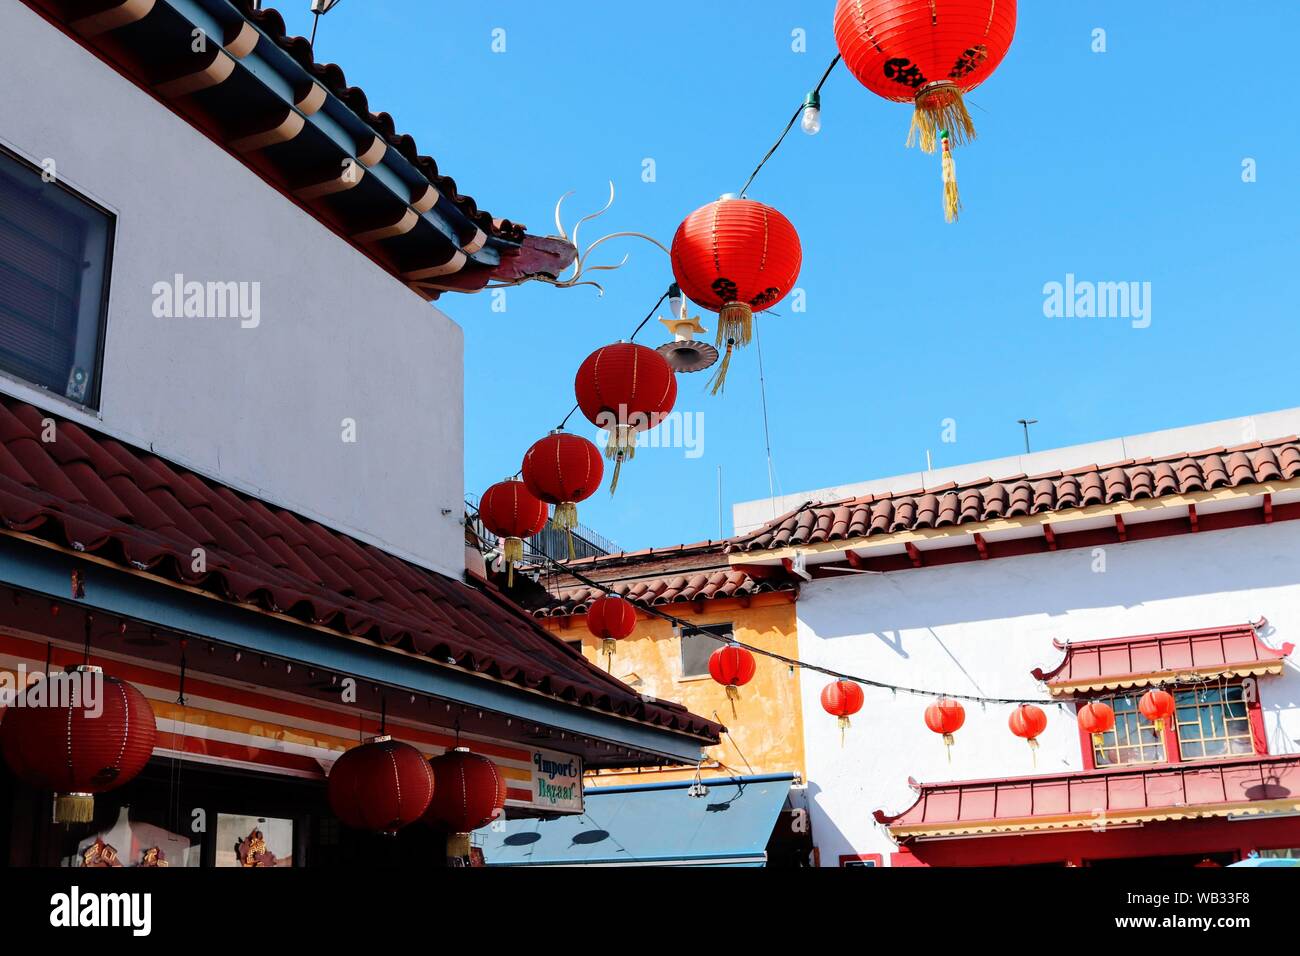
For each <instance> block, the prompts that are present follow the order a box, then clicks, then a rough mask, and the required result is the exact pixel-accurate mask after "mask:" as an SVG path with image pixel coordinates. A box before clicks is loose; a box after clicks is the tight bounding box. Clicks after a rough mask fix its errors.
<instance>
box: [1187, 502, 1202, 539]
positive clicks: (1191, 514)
mask: <svg viewBox="0 0 1300 956" xmlns="http://www.w3.org/2000/svg"><path fill="white" fill-rule="evenodd" d="M1187 522H1188V524H1190V525H1191V528H1192V533H1193V534H1195V533H1196V532H1198V531H1200V530H1201V529H1200V527H1199V526H1198V525H1197V520H1196V505H1195V504H1190V505H1188V506H1187Z"/></svg>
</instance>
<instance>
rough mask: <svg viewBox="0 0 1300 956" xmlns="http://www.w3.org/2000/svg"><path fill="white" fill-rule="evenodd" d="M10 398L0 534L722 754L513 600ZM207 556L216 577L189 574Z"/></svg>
mask: <svg viewBox="0 0 1300 956" xmlns="http://www.w3.org/2000/svg"><path fill="white" fill-rule="evenodd" d="M51 417H53V416H51V415H49V413H47V412H45V411H42V410H39V409H37V408H35V407H33V406H31V405H28V404H26V403H24V402H20V401H18V400H16V399H14V398H11V397H8V396H0V522H2V523H3V526H4V527H5V528H7V529H9V530H11V531H17V532H24V533H27V534H30V535H34V536H39V537H41V538H44V539H47V540H50V541H52V542H54V543H56V544H58V545H62V546H66V547H69V548H72V549H73V550H76V551H82V552H87V553H90V554H95V555H97V556H99V557H101V558H105V559H107V560H109V561H112V562H115V563H118V564H121V565H125V566H129V567H132V568H135V569H137V570H147V571H149V572H150V573H152V574H154V575H157V576H160V577H162V578H166V579H169V580H171V581H174V582H177V583H180V584H184V585H187V586H190V587H195V588H200V589H203V590H206V591H209V592H211V593H213V594H215V595H217V596H220V597H222V598H225V599H227V600H230V601H237V602H240V603H242V604H250V605H256V606H257V607H260V608H263V609H265V610H268V611H275V612H280V613H283V614H286V615H290V616H293V617H297V618H300V619H301V620H303V621H308V622H311V623H312V624H315V625H320V626H323V627H326V628H331V629H333V630H336V631H338V632H340V634H347V635H352V636H354V637H362V638H366V639H368V640H371V641H374V642H375V643H376V644H380V645H386V646H392V647H399V648H403V649H405V650H408V651H413V652H416V653H418V654H424V655H427V656H429V657H430V658H432V659H434V660H436V661H438V662H439V663H440V664H441V663H444V662H446V661H447V660H448V659H449V658H450V659H454V660H455V662H456V664H457V665H459V666H460V667H463V668H465V669H467V670H469V671H471V672H473V673H478V674H483V675H486V676H488V677H492V678H496V679H499V680H502V681H507V682H510V683H513V684H517V685H519V686H521V687H525V688H529V689H531V690H536V691H539V692H541V693H544V694H548V695H550V696H552V697H555V698H558V699H560V700H563V701H567V702H571V703H575V704H578V705H580V706H583V707H589V708H595V709H599V710H603V711H607V712H609V713H612V714H615V715H618V716H620V717H626V718H630V719H634V720H639V721H645V722H648V723H650V724H653V725H657V726H661V727H665V728H668V729H670V730H674V731H679V732H683V733H687V734H691V735H695V736H699V737H702V738H705V739H708V740H710V741H712V742H716V741H717V738H718V733H719V731H720V729H721V728H720V726H719V725H718V724H715V723H713V722H711V721H708V720H704V719H703V718H700V717H696V716H695V715H693V714H691V713H690V712H689V711H687V710H686V709H685V708H684V707H682V706H681V705H679V704H676V703H672V702H669V701H647V700H645V699H644V698H643V697H642V696H640V695H638V694H637V693H636V692H635V691H633V690H632V689H631V688H629V687H628V686H627V685H625V684H623V683H622V682H621V681H618V680H616V679H615V678H613V677H611V676H610V675H608V674H606V673H605V672H604V671H603V670H601V669H600V668H599V667H597V666H596V665H594V664H592V663H590V662H589V661H587V660H586V658H584V657H583V656H582V654H581V653H579V652H577V651H575V650H573V649H572V648H570V647H568V646H566V645H565V644H564V643H563V642H561V641H558V640H556V639H555V638H554V637H553V636H552V635H551V634H550V633H548V632H547V631H546V630H545V629H544V628H542V627H541V626H540V625H539V624H538V623H537V622H535V621H533V620H532V619H531V618H530V617H529V616H528V615H526V614H525V613H523V612H521V611H520V610H519V609H518V608H517V607H516V606H515V605H514V604H513V603H512V602H510V601H509V600H507V599H506V598H504V597H503V596H500V595H498V594H495V593H493V592H491V591H488V590H481V589H479V588H476V587H471V586H469V585H468V584H466V583H464V582H461V581H455V580H452V579H450V578H447V577H444V576H443V575H440V574H437V573H435V572H432V571H429V570H426V569H424V568H420V567H417V566H416V565H414V564H410V563H408V562H406V561H402V560H400V559H398V558H396V557H393V556H392V555H390V554H387V553H385V552H384V551H381V550H379V549H378V548H376V547H373V546H371V545H369V544H365V543H363V542H361V541H358V540H356V539H354V538H351V537H349V536H348V535H345V534H341V533H339V532H337V531H334V530H331V529H329V528H326V527H325V526H323V525H321V524H319V523H317V522H315V521H311V520H309V519H306V518H303V517H300V516H299V515H296V514H294V513H293V512H290V511H286V510H284V509H282V508H277V507H275V506H272V505H268V504H266V503H264V502H262V501H260V500H258V499H257V498H253V497H250V496H248V495H244V494H241V493H239V492H237V491H234V490H232V489H231V488H229V487H226V486H224V485H221V484H219V483H217V482H215V481H211V480H209V479H207V478H203V477H201V476H199V475H197V474H195V473H194V472H190V471H186V470H184V469H182V468H179V467H177V466H175V465H173V464H171V463H169V462H167V461H165V460H163V459H162V458H159V457H158V456H156V455H153V454H150V453H148V452H144V451H142V450H140V449H137V448H133V447H131V446H129V445H126V444H123V443H122V442H119V441H116V440H114V439H112V438H109V437H107V436H104V435H101V434H99V433H97V432H93V431H90V430H88V429H84V428H82V427H81V426H79V425H77V424H75V423H73V422H69V421H64V420H56V436H57V437H56V439H55V440H54V441H50V442H44V441H42V440H41V438H42V431H43V426H42V420H44V419H48V418H51ZM195 548H202V549H204V550H205V552H206V563H207V570H206V571H205V572H202V573H198V572H195V571H194V570H193V568H192V564H193V558H192V552H193V551H194V549H195Z"/></svg>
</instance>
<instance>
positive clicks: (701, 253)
mask: <svg viewBox="0 0 1300 956" xmlns="http://www.w3.org/2000/svg"><path fill="white" fill-rule="evenodd" d="M672 261H673V276H674V277H675V278H676V279H677V284H678V285H679V286H681V289H682V291H683V292H685V293H686V295H687V297H688V298H689V299H690V300H691V301H692V302H694V303H695V304H697V305H698V306H700V307H701V308H704V309H708V310H709V311H710V312H717V313H718V334H717V342H718V345H722V344H723V343H724V342H725V343H726V345H727V352H726V354H725V355H724V356H723V358H722V363H721V364H720V365H719V366H718V370H717V372H715V373H714V375H713V393H714V394H717V393H718V392H719V391H721V390H722V388H723V386H724V385H725V383H726V378H727V367H728V365H729V364H730V362H731V352H732V349H734V348H735V347H737V346H744V345H748V344H749V340H750V338H751V337H752V335H753V315H754V313H755V312H762V311H763V310H764V309H770V308H772V306H774V305H776V304H777V303H778V302H780V301H781V300H782V299H784V298H785V297H786V295H788V294H789V292H790V290H791V289H793V288H794V284H795V282H796V281H797V280H798V278H799V268H800V266H801V265H802V264H803V249H802V248H801V247H800V245H799V234H798V233H797V232H795V228H794V226H792V225H791V224H790V220H788V219H786V218H785V216H783V215H781V214H780V213H779V212H777V211H776V210H775V209H773V208H772V207H771V206H765V205H763V204H762V203H761V202H755V201H754V200H752V199H736V198H734V197H729V196H724V197H723V198H722V199H719V200H718V201H717V202H711V203H709V204H708V205H707V206H702V207H701V208H699V209H697V210H695V212H693V213H691V214H690V215H689V216H687V217H686V219H685V220H683V222H682V224H681V225H680V226H678V227H677V234H676V235H675V236H673V246H672Z"/></svg>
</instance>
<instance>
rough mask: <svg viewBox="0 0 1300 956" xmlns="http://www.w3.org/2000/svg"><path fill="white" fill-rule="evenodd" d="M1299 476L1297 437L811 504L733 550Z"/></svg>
mask: <svg viewBox="0 0 1300 956" xmlns="http://www.w3.org/2000/svg"><path fill="white" fill-rule="evenodd" d="M1297 477H1300V439H1297V438H1296V436H1294V435H1292V436H1289V437H1287V438H1279V439H1276V440H1274V441H1269V442H1264V443H1260V442H1253V443H1251V444H1248V445H1239V446H1236V447H1234V448H1211V449H1207V450H1205V451H1201V452H1195V453H1183V454H1177V455H1167V456H1164V457H1161V458H1143V459H1129V460H1126V461H1119V462H1114V463H1112V464H1109V465H1088V466H1085V467H1082V468H1075V469H1072V470H1070V471H1054V472H1048V473H1046V474H1042V475H1033V476H1030V475H1012V476H1009V477H1006V478H1001V479H998V480H996V481H995V480H993V479H991V478H981V479H979V480H977V481H971V482H964V483H962V484H957V483H949V484H946V485H940V486H939V487H936V488H928V489H924V488H922V489H915V490H912V491H900V492H886V493H883V494H873V495H864V496H862V497H860V498H850V499H846V500H844V501H837V502H830V503H825V504H823V503H818V502H809V503H808V504H805V505H803V506H802V507H800V508H797V509H795V510H794V511H791V512H790V513H789V514H786V515H782V516H781V517H779V518H776V519H775V520H773V521H771V522H768V523H767V524H766V525H764V526H763V527H761V528H759V529H757V530H755V531H753V532H750V533H749V534H746V535H743V536H741V537H740V538H738V539H736V540H735V541H733V542H732V543H731V544H730V546H729V550H731V551H765V550H769V549H776V548H785V547H793V546H797V545H810V544H820V543H822V542H826V541H843V540H849V539H852V538H864V537H871V536H873V535H882V534H893V533H896V532H900V531H915V530H918V529H922V528H943V527H948V526H960V525H964V524H974V523H976V522H980V521H990V520H993V519H995V518H1014V517H1017V516H1021V515H1035V514H1042V513H1044V512H1052V511H1064V510H1066V509H1070V508H1086V507H1088V506H1089V505H1101V504H1112V503H1115V502H1120V501H1137V500H1139V499H1143V498H1160V497H1163V496H1166V495H1179V494H1187V493H1189V492H1196V491H1212V490H1214V489H1216V488H1237V487H1240V486H1242V485H1252V484H1258V483H1260V482H1265V481H1289V480H1291V479H1293V478H1297Z"/></svg>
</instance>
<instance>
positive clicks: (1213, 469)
mask: <svg viewBox="0 0 1300 956" xmlns="http://www.w3.org/2000/svg"><path fill="white" fill-rule="evenodd" d="M1201 472H1202V474H1204V475H1205V487H1206V489H1207V490H1209V491H1213V490H1214V489H1215V488H1222V487H1224V486H1225V485H1230V484H1231V483H1232V482H1231V479H1230V478H1229V477H1228V466H1227V465H1225V464H1224V462H1223V459H1222V458H1220V457H1219V456H1218V455H1207V456H1206V457H1205V458H1204V459H1203V460H1202V461H1201Z"/></svg>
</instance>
